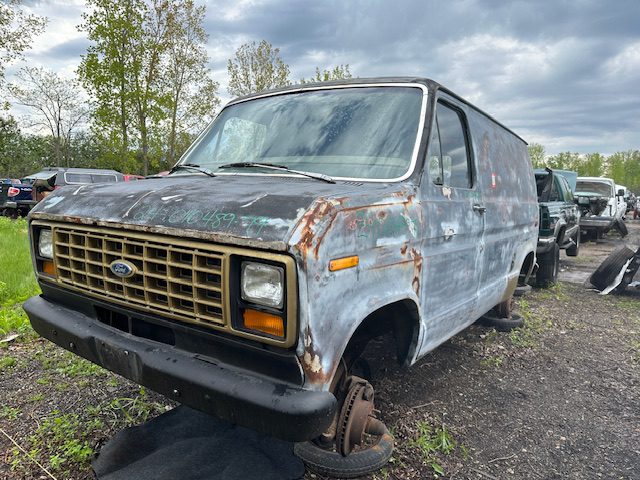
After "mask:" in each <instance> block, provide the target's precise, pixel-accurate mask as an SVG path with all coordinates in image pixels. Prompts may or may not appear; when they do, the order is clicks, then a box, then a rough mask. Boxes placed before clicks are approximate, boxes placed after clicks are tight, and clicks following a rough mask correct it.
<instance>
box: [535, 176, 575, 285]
mask: <svg viewBox="0 0 640 480" xmlns="http://www.w3.org/2000/svg"><path fill="white" fill-rule="evenodd" d="M534 173H535V177H536V189H537V193H538V205H539V207H540V230H539V234H538V248H537V250H536V255H537V257H538V270H537V272H536V284H537V285H538V286H541V287H546V286H549V285H551V284H553V283H555V282H556V280H557V278H558V269H559V266H560V250H561V249H565V251H566V254H567V255H568V256H570V257H575V256H577V255H578V252H579V250H580V226H579V221H580V210H579V209H578V206H577V205H576V203H575V201H574V198H573V192H572V188H571V186H570V185H569V182H568V180H567V178H569V179H571V180H572V183H573V185H574V187H575V182H576V177H577V174H576V173H575V172H569V171H565V170H551V169H550V168H547V169H540V170H535V171H534Z"/></svg>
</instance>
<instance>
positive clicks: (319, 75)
mask: <svg viewBox="0 0 640 480" xmlns="http://www.w3.org/2000/svg"><path fill="white" fill-rule="evenodd" d="M348 78H353V76H352V75H351V72H350V71H349V64H346V65H337V66H335V67H333V69H331V70H326V69H325V70H322V71H320V68H319V67H316V75H315V77H311V78H308V79H305V78H301V79H300V83H303V84H304V83H316V82H328V81H331V80H344V79H348Z"/></svg>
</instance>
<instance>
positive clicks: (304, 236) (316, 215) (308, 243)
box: [296, 200, 333, 260]
mask: <svg viewBox="0 0 640 480" xmlns="http://www.w3.org/2000/svg"><path fill="white" fill-rule="evenodd" d="M332 208H333V207H332V205H331V203H329V202H327V201H326V200H320V201H318V202H317V203H316V204H315V205H314V206H313V208H312V209H310V210H307V212H306V213H305V214H304V215H303V217H302V218H301V219H300V223H299V225H301V226H302V231H301V233H300V240H299V241H298V243H297V244H296V247H297V248H298V250H299V251H300V254H301V255H302V258H303V260H306V258H307V254H308V252H309V250H310V249H311V247H312V246H313V240H314V239H315V232H314V231H313V230H314V227H315V225H316V224H317V223H318V222H319V221H320V219H321V218H322V217H323V216H324V215H326V214H327V212H328V211H329V210H331V209H332ZM316 255H317V247H316Z"/></svg>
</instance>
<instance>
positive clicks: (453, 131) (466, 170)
mask: <svg viewBox="0 0 640 480" xmlns="http://www.w3.org/2000/svg"><path fill="white" fill-rule="evenodd" d="M464 125H465V124H464V119H463V114H462V112H460V111H459V110H455V109H453V108H451V107H449V106H448V105H445V104H443V103H438V106H437V109H436V123H435V125H434V127H433V129H432V132H431V141H430V143H429V152H428V155H427V159H428V166H429V176H430V177H431V180H432V181H433V183H435V184H436V185H442V186H447V187H457V188H471V186H472V182H471V166H470V161H469V150H468V148H467V136H466V133H465V127H464Z"/></svg>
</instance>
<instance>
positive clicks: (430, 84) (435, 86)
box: [227, 77, 528, 145]
mask: <svg viewBox="0 0 640 480" xmlns="http://www.w3.org/2000/svg"><path fill="white" fill-rule="evenodd" d="M376 83H419V84H422V85H424V86H426V87H427V88H428V89H429V91H432V90H433V91H436V90H442V91H444V92H446V93H447V94H449V95H451V96H452V97H455V98H456V99H457V100H459V101H460V102H462V103H464V104H465V105H467V106H469V107H471V108H473V109H474V110H475V111H477V112H478V113H480V114H482V115H484V116H485V117H487V118H488V119H490V120H491V121H492V122H494V123H496V124H497V125H500V126H501V127H502V128H504V129H505V130H507V131H508V132H509V133H511V134H512V135H514V136H516V137H517V138H518V139H519V140H521V141H522V142H524V143H525V144H526V145H528V143H527V141H526V140H524V139H523V138H522V137H521V136H520V135H518V134H517V133H515V132H514V131H513V130H511V129H510V128H509V127H506V126H505V125H504V124H502V123H500V122H499V121H498V120H496V119H495V118H494V117H492V116H491V115H489V114H488V113H487V112H485V111H483V110H481V109H480V108H478V107H476V106H475V105H474V104H472V103H470V102H469V101H468V100H465V99H464V98H462V97H461V96H460V95H458V94H457V93H455V92H453V91H452V90H450V89H448V88H447V87H445V86H443V85H442V84H440V83H438V82H436V81H435V80H431V79H430V78H425V77H371V78H349V79H345V80H331V81H328V82H314V83H305V84H299V85H290V86H288V87H281V88H275V89H271V90H265V91H262V92H259V93H252V94H250V95H245V96H242V97H237V98H234V99H233V100H231V101H230V102H229V103H228V104H227V105H232V104H234V103H236V102H241V101H244V100H248V99H251V98H259V97H263V96H268V95H272V94H277V93H285V92H295V91H298V90H302V89H305V90H306V89H313V88H315V87H330V86H340V85H362V84H376Z"/></svg>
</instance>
